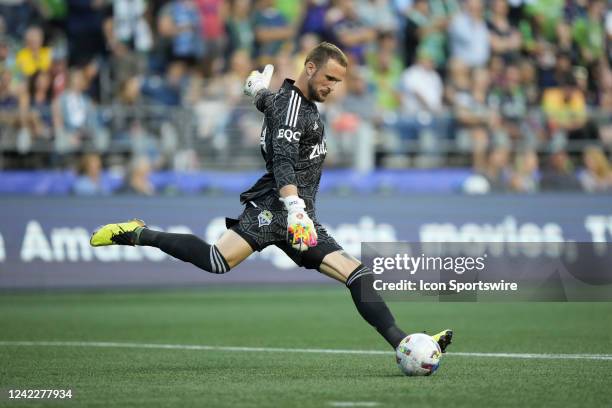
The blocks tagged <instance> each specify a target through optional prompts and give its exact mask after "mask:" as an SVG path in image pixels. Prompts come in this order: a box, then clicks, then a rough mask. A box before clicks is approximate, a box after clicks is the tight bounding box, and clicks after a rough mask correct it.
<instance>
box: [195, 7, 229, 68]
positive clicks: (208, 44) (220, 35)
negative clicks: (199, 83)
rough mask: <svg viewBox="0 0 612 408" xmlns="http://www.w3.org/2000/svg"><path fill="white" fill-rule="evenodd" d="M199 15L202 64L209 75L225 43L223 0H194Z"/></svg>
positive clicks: (215, 65) (215, 66)
mask: <svg viewBox="0 0 612 408" xmlns="http://www.w3.org/2000/svg"><path fill="white" fill-rule="evenodd" d="M195 3H196V6H197V8H198V14H199V17H200V29H201V36H202V39H203V41H204V44H203V56H204V58H203V65H204V67H203V68H204V72H205V74H206V75H211V74H212V72H213V70H215V69H216V68H217V65H219V64H217V62H219V59H218V57H219V56H220V55H221V53H222V51H223V47H224V45H225V38H226V32H225V23H224V21H223V18H224V16H225V13H226V11H225V9H226V8H227V5H226V3H227V2H226V1H225V0H195Z"/></svg>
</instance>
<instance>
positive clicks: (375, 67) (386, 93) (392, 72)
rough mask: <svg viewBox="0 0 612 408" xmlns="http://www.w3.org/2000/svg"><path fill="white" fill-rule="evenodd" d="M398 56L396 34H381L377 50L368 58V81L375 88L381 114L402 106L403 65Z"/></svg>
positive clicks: (377, 108) (377, 107) (388, 32)
mask: <svg viewBox="0 0 612 408" xmlns="http://www.w3.org/2000/svg"><path fill="white" fill-rule="evenodd" d="M397 54H398V51H397V40H396V39H395V33H393V32H390V31H381V32H379V34H378V40H377V42H376V48H374V50H373V51H372V52H371V53H369V54H368V58H367V61H368V81H369V83H370V84H371V85H372V86H373V87H374V91H375V93H374V94H375V96H376V111H378V112H379V113H383V114H386V113H391V112H395V111H396V110H397V109H398V108H399V106H400V101H401V99H400V93H399V92H398V89H399V84H400V78H401V75H402V72H403V65H402V61H401V60H400V58H399V56H398V55H397Z"/></svg>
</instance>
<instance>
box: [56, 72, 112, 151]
mask: <svg viewBox="0 0 612 408" xmlns="http://www.w3.org/2000/svg"><path fill="white" fill-rule="evenodd" d="M52 116H53V128H54V133H55V148H56V151H58V152H60V153H64V152H71V151H74V150H76V149H79V148H83V147H84V144H90V145H92V146H90V147H93V148H95V149H97V150H101V149H104V148H105V145H106V142H107V139H106V135H105V134H104V132H103V131H102V129H101V128H100V125H99V121H98V113H97V110H96V107H95V106H94V104H93V103H92V101H91V98H89V96H87V94H86V93H85V77H84V74H83V71H81V70H78V69H74V70H72V71H71V73H70V85H69V87H68V89H66V90H65V91H64V92H63V93H62V94H61V95H60V96H59V97H58V98H56V99H55V101H54V102H53V104H52Z"/></svg>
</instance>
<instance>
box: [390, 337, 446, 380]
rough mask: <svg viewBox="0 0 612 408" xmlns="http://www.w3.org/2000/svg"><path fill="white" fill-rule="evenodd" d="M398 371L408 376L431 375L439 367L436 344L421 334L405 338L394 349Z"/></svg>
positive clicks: (430, 338)
mask: <svg viewBox="0 0 612 408" xmlns="http://www.w3.org/2000/svg"><path fill="white" fill-rule="evenodd" d="M395 355H396V358H397V365H398V367H399V369H400V370H401V371H402V372H403V373H404V374H406V375H409V376H420V375H432V374H433V373H435V372H436V370H437V369H438V367H439V366H440V357H441V356H442V352H441V350H440V346H439V345H438V343H437V342H436V341H435V340H434V339H433V338H432V337H431V336H428V335H426V334H423V333H414V334H411V335H409V336H406V338H405V339H404V340H402V341H401V343H400V344H399V346H397V349H395Z"/></svg>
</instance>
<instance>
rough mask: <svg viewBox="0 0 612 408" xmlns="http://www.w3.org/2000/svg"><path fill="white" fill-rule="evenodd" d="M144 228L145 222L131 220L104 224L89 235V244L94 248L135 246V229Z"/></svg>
mask: <svg viewBox="0 0 612 408" xmlns="http://www.w3.org/2000/svg"><path fill="white" fill-rule="evenodd" d="M140 227H146V225H145V222H144V221H142V220H139V219H136V218H135V219H133V220H130V221H127V222H122V223H119V224H106V225H105V226H103V227H100V228H98V229H97V230H96V231H94V233H93V234H91V239H90V240H89V244H90V245H91V246H94V247H98V246H107V245H130V246H134V245H136V238H137V235H136V229H137V228H140Z"/></svg>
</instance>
